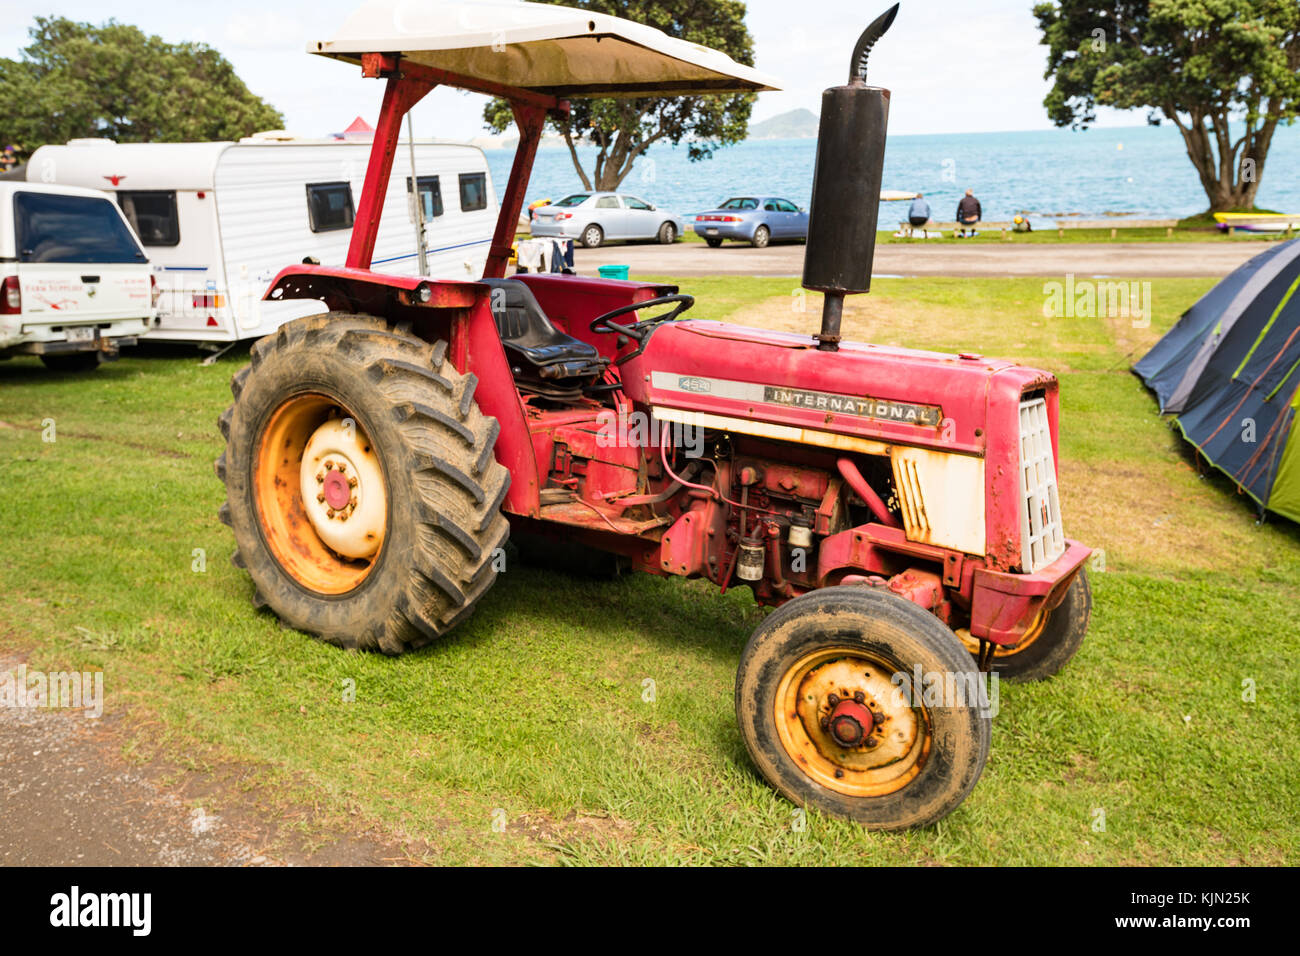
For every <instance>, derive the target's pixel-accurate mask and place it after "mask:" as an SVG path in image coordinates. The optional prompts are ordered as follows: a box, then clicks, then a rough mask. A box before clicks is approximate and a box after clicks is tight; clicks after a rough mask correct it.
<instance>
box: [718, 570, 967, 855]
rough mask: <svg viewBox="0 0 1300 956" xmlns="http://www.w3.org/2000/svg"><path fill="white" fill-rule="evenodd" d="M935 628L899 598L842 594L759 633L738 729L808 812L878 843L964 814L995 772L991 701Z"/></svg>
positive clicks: (801, 606)
mask: <svg viewBox="0 0 1300 956" xmlns="http://www.w3.org/2000/svg"><path fill="white" fill-rule="evenodd" d="M985 694H986V691H984V684H983V676H982V675H980V674H979V673H977V672H976V671H975V668H974V665H973V664H972V662H971V658H970V655H969V654H967V653H966V652H965V650H964V649H963V648H962V646H961V643H960V642H959V641H958V640H957V639H956V637H954V636H953V634H952V632H951V631H949V630H948V629H947V628H946V627H944V626H943V624H942V623H940V622H939V620H938V619H937V618H935V617H934V616H933V615H931V614H929V613H927V612H925V611H923V610H921V608H919V607H917V606H916V605H915V604H912V603H911V602H909V601H906V600H903V599H902V598H899V597H897V596H896V595H893V594H886V593H884V592H881V591H877V590H874V589H871V588H865V587H855V586H849V587H831V588H824V589H822V590H819V591H813V592H811V593H809V594H805V595H802V596H800V597H797V598H795V599H794V600H793V601H790V602H789V603H787V604H785V605H784V606H782V607H781V608H779V609H778V610H776V611H775V612H773V613H772V614H771V615H770V616H768V618H767V619H766V620H765V621H764V622H763V623H762V624H761V625H760V626H759V628H758V630H756V631H755V632H754V634H753V636H752V637H751V638H750V639H749V643H748V644H747V645H746V646H745V650H744V652H743V653H742V655H741V658H740V669H739V671H738V673H737V675H736V717H737V720H738V721H739V724H740V733H741V737H742V738H744V741H745V746H746V747H747V748H748V750H749V753H750V756H751V757H752V758H753V760H754V763H755V764H756V765H757V766H758V769H759V771H760V772H761V773H762V774H763V776H764V777H765V778H767V780H768V782H769V783H771V784H772V786H773V787H775V788H776V789H777V790H778V791H780V792H781V793H782V794H784V795H785V796H786V797H788V798H789V799H790V800H792V801H794V802H795V803H797V804H799V805H800V806H804V807H809V808H816V809H818V810H820V811H822V812H823V813H827V814H829V815H831V816H835V817H840V818H843V819H846V820H853V821H856V822H858V823H861V824H863V825H865V826H867V827H869V828H871V829H879V830H898V829H903V828H906V827H915V826H924V825H926V824H929V823H933V822H935V821H936V820H939V819H941V818H942V817H944V816H946V815H947V814H948V813H950V812H952V811H953V810H954V809H955V808H956V807H957V806H958V805H959V804H960V803H961V802H962V801H963V800H964V799H965V798H966V795H967V794H969V793H970V791H971V790H972V789H973V788H974V786H975V783H976V781H977V780H978V779H979V776H980V772H981V770H983V768H984V762H985V760H986V759H987V758H988V752H989V740H990V736H991V717H990V715H989V707H988V706H987V705H988V703H989V701H988V699H987V697H986V696H985Z"/></svg>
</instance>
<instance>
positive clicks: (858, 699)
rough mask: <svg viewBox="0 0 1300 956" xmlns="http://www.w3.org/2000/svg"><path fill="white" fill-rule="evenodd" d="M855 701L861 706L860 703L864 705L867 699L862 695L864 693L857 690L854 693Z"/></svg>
mask: <svg viewBox="0 0 1300 956" xmlns="http://www.w3.org/2000/svg"><path fill="white" fill-rule="evenodd" d="M853 699H854V701H856V702H857V703H859V704H860V703H862V702H863V701H864V700H866V699H867V698H866V695H865V694H863V693H862V691H860V690H855V691H854V692H853Z"/></svg>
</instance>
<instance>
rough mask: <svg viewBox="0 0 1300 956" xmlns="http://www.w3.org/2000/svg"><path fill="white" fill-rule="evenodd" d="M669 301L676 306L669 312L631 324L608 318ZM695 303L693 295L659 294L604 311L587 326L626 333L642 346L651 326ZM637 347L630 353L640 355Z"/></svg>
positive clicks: (651, 307) (677, 314) (596, 330)
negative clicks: (642, 300)
mask: <svg viewBox="0 0 1300 956" xmlns="http://www.w3.org/2000/svg"><path fill="white" fill-rule="evenodd" d="M670 302H676V303H677V308H675V309H673V310H672V311H671V312H665V313H664V314H663V315H656V316H653V317H652V318H649V319H642V320H640V321H639V322H634V323H633V324H632V325H619V324H618V323H617V322H611V321H610V319H616V318H618V317H619V316H620V315H627V314H628V313H629V312H638V311H640V310H641V309H653V308H657V307H658V306H661V305H668V304H669V303H670ZM693 305H695V296H693V295H661V296H660V297H659V298H657V299H647V300H646V301H644V302H633V303H632V304H631V305H625V306H623V307H622V308H620V309H615V310H614V311H613V312H606V313H605V314H604V315H601V316H598V317H596V318H594V319H592V320H591V325H589V326H588V328H589V329H591V331H593V332H609V333H611V334H618V335H626V336H627V337H628V338H630V339H636V340H637V341H638V342H640V343H642V345H643V346H644V343H645V339H646V336H648V335H649V334H650V332H651V331H652V330H653V328H654V327H655V326H656V325H658V324H659V323H661V322H671V321H672V320H673V319H675V318H677V316H679V315H681V314H682V313H683V312H685V311H687V310H688V309H689V308H691V306H693ZM640 354H641V350H640V349H638V350H637V351H636V352H634V353H632V355H640ZM632 355H629V356H626V357H625V358H623V359H620V360H619V363H618V364H620V365H621V364H622V363H623V362H626V361H627V360H628V359H629V358H632Z"/></svg>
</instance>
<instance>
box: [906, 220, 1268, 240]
mask: <svg viewBox="0 0 1300 956" xmlns="http://www.w3.org/2000/svg"><path fill="white" fill-rule="evenodd" d="M1210 225H1211V226H1213V225H1214V221H1213V220H1210ZM1114 228H1115V230H1116V235H1115V238H1114V239H1112V238H1111V236H1110V227H1106V228H1104V229H1066V230H1065V235H1063V236H1062V235H1060V234H1059V233H1058V232H1057V230H1056V227H1054V226H1044V227H1043V228H1041V229H1035V230H1034V231H1033V232H1012V231H1011V230H1007V233H1006V235H1005V236H1003V235H1002V233H1001V232H1000V231H999V230H997V229H988V228H981V229H980V232H979V235H978V236H967V237H966V238H965V239H958V238H956V237H955V236H954V235H953V234H952V232H950V231H949V232H945V233H944V234H943V236H942V237H941V238H935V237H931V238H929V239H920V238H915V239H906V238H899V237H897V236H895V235H894V232H895V230H893V229H891V230H888V231H882V232H881V233H880V241H881V242H889V243H894V244H899V243H901V244H903V245H907V244H909V243H924V244H926V245H934V244H936V243H948V242H996V243H1001V244H1003V245H1011V244H1012V243H1025V242H1028V243H1034V244H1037V245H1043V244H1047V245H1051V244H1057V245H1070V244H1072V243H1079V242H1103V243H1104V242H1264V241H1275V240H1277V238H1278V237H1277V236H1270V235H1267V234H1263V233H1249V232H1239V233H1233V234H1232V235H1228V234H1227V233H1222V232H1219V231H1218V230H1217V229H1207V228H1206V227H1205V226H1203V225H1199V224H1195V223H1192V222H1190V221H1184V222H1180V223H1179V224H1178V225H1177V226H1176V227H1174V231H1173V234H1172V235H1169V234H1167V233H1166V231H1165V230H1164V229H1147V228H1135V227H1125V226H1122V225H1118V224H1116V226H1115V227H1114ZM932 231H933V230H932Z"/></svg>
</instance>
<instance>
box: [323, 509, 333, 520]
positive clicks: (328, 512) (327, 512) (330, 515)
mask: <svg viewBox="0 0 1300 956" xmlns="http://www.w3.org/2000/svg"><path fill="white" fill-rule="evenodd" d="M325 517H327V518H333V517H334V509H333V508H326V509H325Z"/></svg>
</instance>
